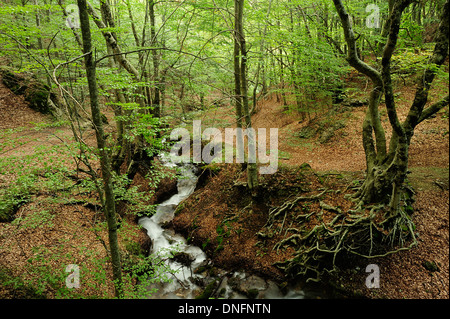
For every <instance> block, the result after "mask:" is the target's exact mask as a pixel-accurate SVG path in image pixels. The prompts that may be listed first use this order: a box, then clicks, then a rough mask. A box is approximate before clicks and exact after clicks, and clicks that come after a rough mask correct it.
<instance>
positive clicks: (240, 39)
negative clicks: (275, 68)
mask: <svg viewBox="0 0 450 319" xmlns="http://www.w3.org/2000/svg"><path fill="white" fill-rule="evenodd" d="M234 5H235V39H234V41H235V45H234V53H235V57H234V59H235V60H234V61H235V65H234V67H235V85H236V95H238V93H239V100H240V103H242V104H241V106H242V108H241V109H240V112H236V113H237V116H238V122H239V121H242V117H243V118H244V120H245V127H246V129H247V133H248V134H247V138H248V149H249V153H250V152H252V150H254V149H256V141H255V134H253V129H252V120H251V115H250V110H249V103H248V84H247V74H246V71H247V47H246V42H245V35H244V27H243V14H244V0H235V2H234ZM236 54H237V55H236ZM238 88H239V89H238ZM238 104H239V103H238V102H237V104H236V105H237V106H238ZM236 109H237V108H236ZM238 127H239V126H238ZM241 127H242V124H241ZM237 138H238V137H237ZM242 142H243V141H242ZM253 155H254V157H253V158H251V156H250V154H249V156H248V159H249V160H248V162H247V187H248V188H249V190H251V191H252V190H254V189H255V187H256V186H257V185H258V171H257V164H256V152H255V154H253Z"/></svg>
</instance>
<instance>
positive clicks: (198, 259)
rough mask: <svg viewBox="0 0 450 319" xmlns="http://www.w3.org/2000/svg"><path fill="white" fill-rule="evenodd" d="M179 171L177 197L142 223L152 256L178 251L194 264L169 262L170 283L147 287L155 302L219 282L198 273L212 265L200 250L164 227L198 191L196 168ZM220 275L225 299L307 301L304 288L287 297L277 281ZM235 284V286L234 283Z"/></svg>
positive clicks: (187, 296) (189, 296)
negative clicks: (250, 296)
mask: <svg viewBox="0 0 450 319" xmlns="http://www.w3.org/2000/svg"><path fill="white" fill-rule="evenodd" d="M161 158H162V160H163V161H164V162H165V165H166V166H172V167H174V166H176V165H175V164H173V163H171V162H170V161H168V160H167V158H166V157H164V156H162V157H161ZM179 168H180V177H179V178H178V182H177V189H178V192H177V194H175V195H173V196H172V197H170V198H169V199H168V200H166V201H164V202H162V203H161V204H159V205H158V207H157V209H156V213H155V214H154V215H153V216H152V217H142V218H140V219H139V224H140V225H141V226H142V227H143V228H145V229H146V230H147V234H148V236H149V237H150V239H151V240H152V248H151V251H150V254H163V253H164V252H166V251H167V250H171V249H176V250H177V251H181V252H183V253H184V254H187V255H188V256H189V259H190V260H191V261H192V262H191V263H190V265H185V263H184V264H181V263H180V262H178V261H176V260H174V259H168V260H167V262H168V266H169V267H170V269H172V270H175V271H176V273H175V274H174V277H172V280H171V282H169V283H155V284H151V285H150V286H148V287H147V289H148V290H150V289H155V288H156V289H157V291H156V292H154V293H152V294H151V295H150V296H149V298H151V299H174V298H184V299H192V298H195V296H196V295H198V294H199V293H201V292H202V291H203V290H204V288H205V286H206V285H207V284H208V283H210V282H212V281H213V280H215V279H216V278H211V277H209V275H207V272H203V273H201V274H197V273H195V270H196V269H197V268H198V267H199V266H200V265H202V264H206V263H208V262H210V261H209V259H208V257H207V256H206V254H205V253H204V252H203V251H202V250H201V249H200V248H199V247H196V246H192V245H189V244H187V241H186V239H185V238H183V237H182V236H180V235H179V234H176V233H175V232H174V231H173V230H172V229H165V228H163V227H161V225H163V224H164V223H167V222H170V221H171V220H172V219H173V218H174V212H175V209H176V207H177V205H178V204H179V203H181V202H182V201H183V200H184V199H186V198H187V197H189V196H190V195H191V194H192V193H193V192H194V190H195V187H196V184H197V176H196V175H195V170H196V168H195V167H194V166H192V165H183V166H181V167H179ZM220 272H221V273H220ZM219 276H220V277H221V283H220V285H219V287H218V288H217V289H216V291H220V290H221V291H222V292H223V294H222V295H221V297H222V298H229V299H231V298H246V297H245V295H244V294H243V293H242V290H249V289H252V290H254V291H255V290H257V291H258V298H267V299H269V298H305V293H304V291H302V290H300V289H295V288H290V289H289V290H288V292H287V293H286V294H283V293H282V292H281V291H280V289H279V288H278V286H277V285H276V284H275V283H274V282H272V281H266V280H264V279H262V278H260V277H257V276H255V275H249V274H246V273H244V272H234V273H232V274H230V273H227V272H226V271H224V270H223V271H221V270H219ZM233 281H234V284H231V283H232V282H233ZM236 283H238V284H236ZM237 287H238V288H237ZM236 288H237V289H236Z"/></svg>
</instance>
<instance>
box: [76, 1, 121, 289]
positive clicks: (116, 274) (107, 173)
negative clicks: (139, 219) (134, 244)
mask: <svg viewBox="0 0 450 319" xmlns="http://www.w3.org/2000/svg"><path fill="white" fill-rule="evenodd" d="M77 1H78V7H79V15H80V27H81V35H82V39H83V53H84V54H86V55H85V67H86V77H87V81H88V87H89V97H90V104H91V113H92V119H93V123H94V127H95V134H96V138H97V148H98V151H99V154H100V166H101V172H102V178H103V191H104V199H105V207H104V209H105V215H106V220H107V224H108V238H109V249H110V254H111V261H112V268H113V280H114V286H115V294H116V297H118V298H121V297H122V296H123V291H122V266H121V261H120V252H119V243H118V237H117V220H116V206H115V200H114V192H113V185H112V174H111V160H110V156H109V151H108V148H107V145H106V141H105V133H104V131H103V123H102V119H101V113H100V107H99V101H98V87H97V80H96V66H95V62H94V57H93V54H92V42H91V31H90V27H89V15H88V12H87V3H86V0H77Z"/></svg>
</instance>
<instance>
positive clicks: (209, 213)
mask: <svg viewBox="0 0 450 319" xmlns="http://www.w3.org/2000/svg"><path fill="white" fill-rule="evenodd" d="M352 83H353V84H354V83H362V84H361V87H360V88H359V90H360V91H361V94H360V96H364V94H365V95H367V92H368V89H367V88H366V87H365V86H364V81H353V80H352ZM396 93H397V94H399V95H401V99H399V100H400V101H401V102H400V103H399V105H398V110H399V113H400V116H401V117H404V116H405V112H406V110H407V106H408V103H410V101H411V100H412V99H411V97H412V96H413V94H414V89H413V87H411V86H408V85H405V86H404V87H402V88H401V89H400V90H399V91H398V92H396ZM355 96H356V95H355ZM360 96H357V97H360ZM364 110H365V108H364V107H351V108H348V107H347V108H336V109H335V110H334V111H333V112H332V113H327V114H312V117H313V120H311V121H309V122H308V121H299V120H298V114H296V113H295V112H287V111H286V109H285V108H284V107H283V106H282V105H281V104H280V103H279V102H277V101H276V99H275V98H274V97H273V98H272V99H264V100H261V101H260V103H259V105H258V112H257V113H256V114H255V115H254V117H253V126H254V127H266V128H271V127H276V128H278V129H279V156H280V166H279V171H278V172H277V174H275V175H274V176H271V177H270V176H266V177H264V178H263V179H262V181H263V182H264V181H265V183H266V185H268V186H267V189H270V194H271V198H276V195H277V194H278V195H279V198H278V202H277V201H276V200H275V202H273V203H271V204H281V202H282V201H283V200H284V199H286V198H288V197H289V196H290V195H292V190H301V189H302V187H303V186H305V185H303V184H302V180H300V179H299V176H300V175H301V176H303V177H305V176H307V178H306V180H305V181H306V182H309V183H311V184H310V185H309V187H310V188H314V187H325V186H326V187H334V188H335V189H341V190H346V191H348V190H349V188H348V185H351V184H352V182H353V181H354V180H357V179H361V178H363V172H364V169H365V158H364V151H363V148H362V143H361V126H362V119H363V117H364ZM230 114H232V110H230V108H229V107H222V108H216V109H214V110H213V111H211V112H210V113H209V114H208V113H205V114H204V115H202V119H205V120H206V119H207V120H209V121H212V122H214V120H215V119H220V123H221V125H222V126H224V127H225V126H226V125H231V123H232V122H233V118H232V117H231V116H230ZM338 120H339V121H343V124H344V125H343V127H340V128H338V129H336V130H335V131H334V132H332V133H333V134H330V136H329V137H328V138H327V141H326V143H321V142H320V138H321V137H322V136H323V135H321V134H322V133H323V132H324V131H325V130H326V129H327V128H329V127H330V123H335V122H336V121H338ZM40 121H42V122H47V123H48V122H49V121H50V119H49V118H48V117H46V116H43V115H41V114H39V113H37V112H35V111H33V110H31V109H29V108H28V107H27V104H26V102H25V101H24V100H23V99H22V97H20V96H15V95H14V94H12V93H11V91H9V90H8V89H7V88H5V87H4V86H3V84H2V83H1V81H0V129H1V130H2V131H3V130H7V129H15V128H18V127H25V129H24V130H21V131H20V132H19V133H17V134H20V135H21V136H22V137H25V138H26V139H27V141H26V142H25V143H21V144H20V145H16V146H15V147H14V149H9V150H6V151H3V153H1V154H0V156H1V157H7V156H11V152H13V153H14V152H21V153H22V154H27V153H29V152H33V150H34V149H35V147H36V146H38V145H39V144H42V143H49V144H53V145H58V143H62V142H61V137H67V138H69V136H70V131H69V129H68V128H48V129H46V130H43V131H42V130H41V131H35V130H34V129H33V125H32V124H30V123H31V122H34V123H36V122H40ZM227 123H228V124H227ZM383 124H384V125H386V127H388V122H387V120H386V121H384V122H383ZM307 126H309V127H314V128H315V131H314V132H313V133H312V134H311V135H307V136H306V137H305V136H303V137H300V136H299V133H300V132H306V131H305V130H304V129H305V127H307ZM448 130H449V122H448V110H445V111H443V112H440V113H439V114H437V116H435V117H434V118H432V119H430V120H429V121H426V122H424V123H422V124H420V126H419V127H418V128H417V129H416V133H415V135H414V137H413V140H412V144H411V148H410V161H409V166H410V170H411V172H412V173H411V174H410V177H409V180H410V182H411V184H412V186H413V187H414V189H415V191H416V201H415V204H414V214H413V221H414V223H415V225H416V227H417V228H416V232H417V233H418V234H419V237H418V245H417V247H414V248H413V249H411V250H407V251H402V252H399V253H396V254H393V255H389V256H387V257H384V258H379V259H375V260H370V261H366V264H367V263H373V264H377V265H378V266H379V268H380V288H378V289H368V288H366V287H365V278H366V277H367V273H365V271H364V269H365V266H366V264H364V262H359V263H356V264H354V265H352V266H351V267H347V269H346V270H345V271H343V272H342V273H341V275H340V276H339V279H338V280H337V282H335V284H336V285H337V286H338V287H340V288H341V289H342V290H343V291H347V292H353V293H354V294H357V295H358V296H364V297H368V298H388V299H402V298H406V299H411V298H412V299H415V298H427V299H440V298H445V299H448V298H449V134H448ZM309 133H310V132H308V134H309ZM56 136H58V138H56ZM91 138H93V136H92V135H91ZM303 163H308V164H309V165H310V167H311V168H312V172H313V173H306V172H303V171H302V170H298V169H297V168H298V167H300V166H301V165H302V164H303ZM205 172H206V173H208V174H209V178H207V179H205V180H204V181H203V182H202V183H201V184H202V186H203V187H199V188H198V189H197V190H196V192H195V193H194V194H193V195H192V196H191V197H190V198H189V199H188V200H187V201H186V202H185V203H183V204H182V205H184V206H183V209H182V210H180V211H181V212H180V213H179V214H178V215H177V217H176V219H175V220H174V222H173V224H174V226H175V227H176V228H178V229H180V230H181V231H185V232H189V230H192V225H193V223H194V224H195V227H194V230H195V232H194V233H190V234H189V233H187V234H186V235H187V236H191V237H195V236H197V237H198V238H197V242H196V241H195V240H196V239H195V238H191V240H192V241H193V242H195V243H198V244H200V245H199V246H200V247H201V246H202V245H203V246H204V248H205V249H206V251H209V252H210V253H211V255H212V256H213V258H214V261H215V262H216V263H217V264H218V265H224V266H228V267H234V268H236V267H247V268H250V269H252V270H253V271H255V272H257V273H259V274H263V275H266V276H268V277H273V278H275V279H276V278H278V279H280V276H281V274H280V272H279V271H278V270H277V269H275V267H273V266H272V263H273V262H274V261H277V260H281V259H283V258H286V257H288V255H289V253H290V251H289V249H287V250H282V251H281V252H279V253H278V254H276V252H275V251H272V249H271V246H270V245H271V243H270V242H267V243H265V245H264V246H259V248H257V249H255V244H256V243H257V241H258V240H257V235H256V233H257V232H259V231H260V230H261V229H262V228H263V227H264V224H265V221H266V219H267V217H264V216H265V215H264V213H267V207H269V205H259V206H258V203H256V204H255V205H253V206H252V207H255V211H251V210H248V209H246V207H245V206H243V205H247V204H248V202H245V201H244V200H243V199H242V198H244V197H245V196H243V197H242V198H241V200H239V198H240V196H241V194H242V193H240V190H239V186H235V182H236V180H237V179H236V177H238V179H239V178H243V176H241V175H239V172H238V171H236V169H235V168H233V166H230V167H227V168H225V169H217V171H215V170H214V169H210V170H208V171H205ZM299 174H300V175H299ZM311 174H312V175H311ZM317 176H319V177H320V178H319V180H318V179H317ZM0 178H2V180H0V182H1V183H2V184H3V183H5V184H6V183H7V182H8V180H7V179H8V177H5V176H1V177H0ZM271 178H272V179H271ZM227 183H228V184H227ZM270 185H271V187H269V186H270ZM302 185H303V186H302ZM305 188H306V190H305V193H308V186H305ZM280 190H281V191H280ZM283 190H285V191H286V192H284V193H283ZM314 190H315V189H314ZM309 191H311V189H309ZM310 193H311V192H310ZM343 193H344V192H343ZM308 194H309V193H308ZM224 195H227V196H228V197H227V198H225V197H223V196H224ZM341 195H343V194H341ZM341 195H339V196H334V197H332V196H331V197H327V200H328V201H327V203H328V204H330V205H333V206H341V207H348V205H349V203H348V202H345V201H344V200H343V197H342V196H341ZM49 197H51V196H50V194H38V195H37V196H36V197H35V198H34V199H33V201H31V202H29V203H28V204H26V205H23V206H21V207H20V209H19V210H18V211H17V213H16V215H20V216H21V217H26V216H27V215H30V214H32V212H33V210H36V209H37V208H38V207H39V206H49V205H50V206H51V205H53V206H54V207H53V208H52V209H53V211H55V212H58V213H57V214H55V218H54V219H53V221H52V223H51V225H41V226H40V227H31V228H27V229H24V230H23V229H21V230H19V228H18V227H17V226H16V225H12V224H10V223H0V257H1V258H0V259H1V261H0V268H1V267H7V268H8V269H9V271H12V272H13V273H14V274H19V273H21V272H23V269H25V268H26V265H27V261H28V262H29V258H30V256H34V255H35V252H33V246H34V244H35V243H41V244H44V246H47V247H61V245H60V244H61V243H62V242H63V241H66V242H67V241H69V242H70V243H71V245H69V246H70V247H71V249H72V251H71V254H72V256H76V258H78V259H77V260H75V261H74V260H67V263H75V264H76V263H89V258H87V257H86V256H84V255H83V249H82V247H84V248H86V247H88V248H89V249H91V251H94V252H97V254H98V255H99V256H104V249H103V247H102V245H101V242H100V241H99V240H98V239H97V235H98V234H95V233H93V232H92V231H89V230H88V228H89V227H88V226H89V224H90V223H91V222H92V220H93V219H95V218H96V216H97V215H96V213H95V210H92V209H90V208H88V207H86V205H64V204H60V203H59V204H54V203H53V204H49V201H48V198H49ZM207 198H210V199H211V200H210V201H207V200H206V199H207ZM221 199H223V200H221ZM195 205H197V206H195ZM312 206H313V205H312ZM190 208H192V209H195V211H196V212H198V211H199V209H200V208H201V209H202V214H203V215H202V216H199V217H202V218H198V219H197V220H194V219H195V216H196V215H193V214H188V212H190ZM258 209H259V210H260V212H263V214H258ZM238 211H239V213H238ZM227 212H228V213H229V214H228V215H227ZM225 218H229V221H230V222H229V223H228V224H225V223H224V220H225ZM233 218H234V220H233ZM264 218H265V219H264ZM288 222H289V220H288ZM291 222H292V221H291ZM220 225H222V226H226V227H222V230H221V231H222V233H220V232H218V229H219V228H220ZM238 225H239V227H238ZM218 226H219V228H218ZM286 227H287V226H286ZM224 232H225V234H226V236H224ZM99 233H100V234H101V235H100V237H101V238H103V240H104V241H106V238H107V237H106V232H104V230H99ZM202 233H203V235H202ZM193 235H195V236H193ZM221 235H222V239H221V241H220V242H221V243H222V242H223V245H222V247H220V249H217V247H218V246H217V245H213V244H212V243H213V242H215V243H217V239H218V237H220V236H221ZM124 237H125V238H126V240H124V242H123V243H122V244H123V245H125V243H126V242H129V241H140V242H143V241H145V238H144V237H145V234H144V232H143V231H142V230H139V229H138V227H135V225H134V226H133V225H130V226H129V229H127V232H126V236H124ZM208 238H209V239H210V241H211V245H208ZM274 240H275V239H274ZM236 247H238V248H239V249H237V248H236ZM257 247H258V246H257ZM55 251H57V249H56V248H55ZM58 253H60V254H61V256H63V254H64V253H66V252H58ZM72 258H75V257H72ZM425 262H434V263H435V264H436V265H437V266H438V269H437V270H435V271H430V270H427V269H426V268H425V266H424V263H425ZM12 265H14V267H11V266H12ZM92 267H95V265H93V266H92ZM0 275H1V274H0ZM0 279H1V276H0ZM4 289H5V288H0V296H1V297H4V298H11V297H23V295H20V294H17V293H15V292H12V291H11V290H4ZM99 289H100V287H92V291H91V293H92V295H95V294H96V291H97V292H98V290H99ZM101 289H103V290H105V287H102V288H101ZM111 292H112V287H111V286H109V287H107V289H106V290H105V295H108V294H109V295H111Z"/></svg>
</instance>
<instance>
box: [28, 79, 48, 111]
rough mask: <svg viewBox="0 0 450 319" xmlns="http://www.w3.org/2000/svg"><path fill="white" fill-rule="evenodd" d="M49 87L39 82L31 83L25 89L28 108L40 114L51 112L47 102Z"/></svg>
mask: <svg viewBox="0 0 450 319" xmlns="http://www.w3.org/2000/svg"><path fill="white" fill-rule="evenodd" d="M49 95H50V88H49V87H48V86H47V85H44V84H41V83H38V82H36V83H32V84H30V86H29V87H28V88H27V89H26V90H25V94H24V96H25V100H26V101H27V102H28V103H29V105H30V108H31V109H33V110H35V111H38V112H40V113H42V114H51V113H52V112H51V108H50V106H49V103H48V99H49Z"/></svg>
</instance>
